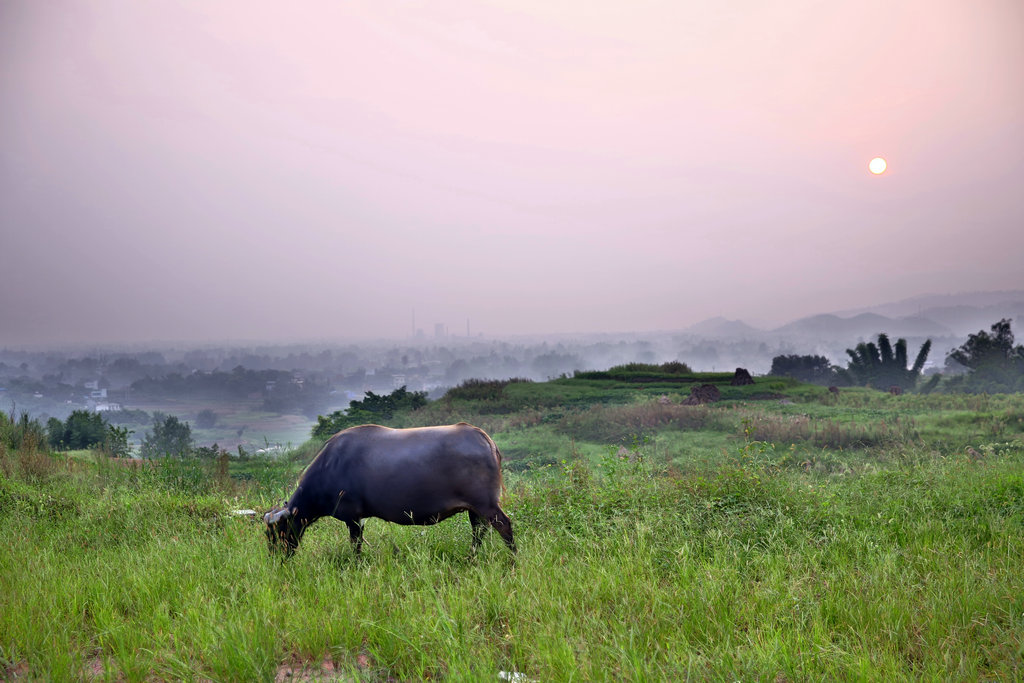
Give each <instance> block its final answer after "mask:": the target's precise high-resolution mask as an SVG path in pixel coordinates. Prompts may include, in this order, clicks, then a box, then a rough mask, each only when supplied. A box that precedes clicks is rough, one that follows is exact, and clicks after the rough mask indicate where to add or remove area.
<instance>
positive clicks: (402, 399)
mask: <svg viewBox="0 0 1024 683" xmlns="http://www.w3.org/2000/svg"><path fill="white" fill-rule="evenodd" d="M425 405H427V392H425V391H409V390H408V389H406V388H405V387H404V386H403V387H400V388H398V389H395V390H394V391H392V392H391V393H390V394H387V395H378V394H375V393H373V392H372V391H367V392H366V394H365V398H364V399H363V400H362V401H349V404H348V409H347V410H345V411H341V410H336V411H334V412H333V413H331V414H330V415H328V416H326V417H325V416H323V415H320V416H318V417H317V423H316V426H315V427H313V432H312V433H313V437H314V438H317V439H328V438H330V437H331V436H333V435H334V434H336V433H338V432H340V431H341V430H343V429H348V428H349V427H356V426H358V425H361V424H368V423H375V424H385V423H387V422H388V421H390V420H391V419H392V418H394V417H395V414H396V413H398V412H401V411H414V410H418V409H420V408H422V407H423V406H425Z"/></svg>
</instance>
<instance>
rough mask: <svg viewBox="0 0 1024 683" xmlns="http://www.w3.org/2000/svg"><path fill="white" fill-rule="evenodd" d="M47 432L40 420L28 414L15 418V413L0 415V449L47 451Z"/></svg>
mask: <svg viewBox="0 0 1024 683" xmlns="http://www.w3.org/2000/svg"><path fill="white" fill-rule="evenodd" d="M47 443H48V439H47V432H46V430H44V428H43V426H42V425H41V424H39V421H38V420H33V419H32V418H30V417H29V415H28V413H22V414H21V416H20V417H15V415H14V413H13V412H12V413H11V414H9V415H8V414H6V413H0V447H3V448H6V449H10V450H12V451H17V450H36V449H45V448H46V445H47Z"/></svg>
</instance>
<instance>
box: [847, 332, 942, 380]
mask: <svg viewBox="0 0 1024 683" xmlns="http://www.w3.org/2000/svg"><path fill="white" fill-rule="evenodd" d="M931 348H932V340H931V339H928V340H927V341H925V343H924V344H922V345H921V350H920V351H918V353H917V358H916V359H915V360H914V365H913V366H911V367H910V368H909V369H908V368H907V340H906V339H897V340H896V346H895V347H893V345H892V344H891V343H890V342H889V336H888V335H886V334H885V333H884V332H883V333H882V334H880V335H878V344H877V345H876V344H875V343H874V342H867V343H865V342H861V343H860V344H857V347H856V348H855V349H846V353H847V354H848V355H849V356H850V364H849V365H847V367H846V373H847V376H848V377H849V379H850V381H851V382H852V383H853V384H859V385H865V386H867V385H870V386H873V387H876V388H878V389H887V388H889V387H893V386H896V387H899V388H900V389H902V390H906V389H910V388H912V387H913V386H914V385H915V384H916V383H917V378H918V377H919V376H920V375H921V369H922V368H923V367H924V363H925V361H926V360H928V352H929V351H930V350H931Z"/></svg>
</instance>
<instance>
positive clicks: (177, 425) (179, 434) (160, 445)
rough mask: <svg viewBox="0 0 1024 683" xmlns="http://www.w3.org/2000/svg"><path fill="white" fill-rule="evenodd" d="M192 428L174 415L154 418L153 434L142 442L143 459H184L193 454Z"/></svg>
mask: <svg viewBox="0 0 1024 683" xmlns="http://www.w3.org/2000/svg"><path fill="white" fill-rule="evenodd" d="M193 446H194V444H193V441H192V427H190V426H189V424H188V423H187V422H181V421H180V420H179V419H178V418H177V417H175V416H174V415H161V414H160V413H156V414H155V415H154V416H153V433H152V434H150V433H149V432H146V435H145V437H144V438H143V440H142V457H144V458H156V457H160V456H174V457H178V458H183V457H185V456H186V455H189V454H190V453H191V452H192V448H193Z"/></svg>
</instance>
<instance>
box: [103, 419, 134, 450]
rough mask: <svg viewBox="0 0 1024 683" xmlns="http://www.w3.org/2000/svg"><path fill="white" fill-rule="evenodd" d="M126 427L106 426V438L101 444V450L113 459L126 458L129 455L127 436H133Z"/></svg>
mask: <svg viewBox="0 0 1024 683" xmlns="http://www.w3.org/2000/svg"><path fill="white" fill-rule="evenodd" d="M133 433H134V432H132V431H131V430H129V429H128V428H127V427H115V426H114V425H107V438H106V439H105V440H104V442H103V450H104V452H106V454H107V455H109V456H112V457H114V458H127V457H128V456H129V455H131V448H130V447H129V446H128V436H129V435H131V434H133Z"/></svg>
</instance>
